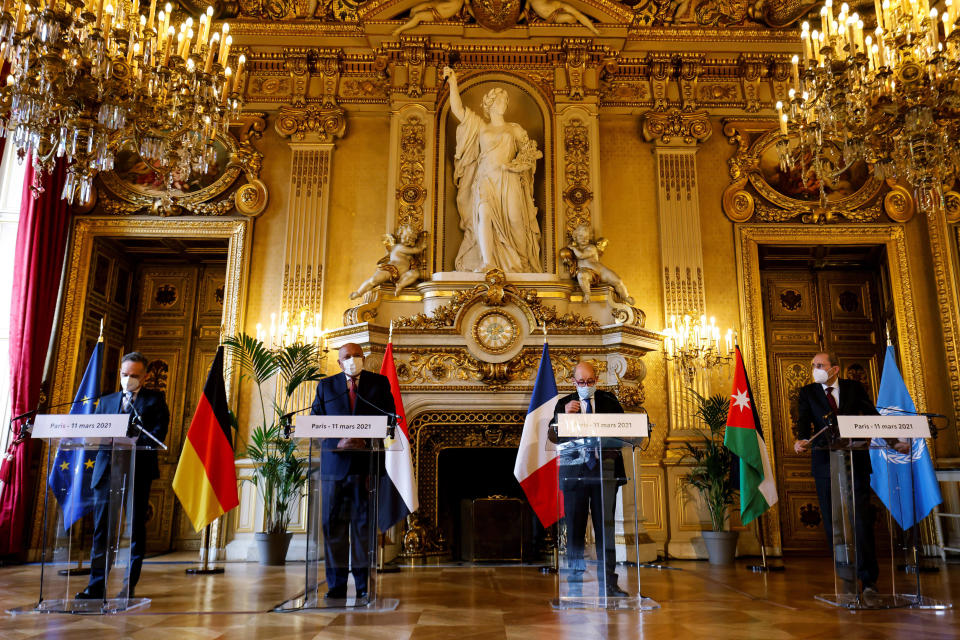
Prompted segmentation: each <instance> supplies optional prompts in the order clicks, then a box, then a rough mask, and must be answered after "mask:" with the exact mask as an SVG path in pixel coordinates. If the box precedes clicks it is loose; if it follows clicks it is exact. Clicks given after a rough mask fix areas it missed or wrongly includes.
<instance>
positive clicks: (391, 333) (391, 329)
mask: <svg viewBox="0 0 960 640" xmlns="http://www.w3.org/2000/svg"><path fill="white" fill-rule="evenodd" d="M392 343H393V320H391V321H390V335H389V336H388V337H387V344H392Z"/></svg>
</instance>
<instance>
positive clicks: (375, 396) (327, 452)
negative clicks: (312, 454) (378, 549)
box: [310, 343, 395, 600]
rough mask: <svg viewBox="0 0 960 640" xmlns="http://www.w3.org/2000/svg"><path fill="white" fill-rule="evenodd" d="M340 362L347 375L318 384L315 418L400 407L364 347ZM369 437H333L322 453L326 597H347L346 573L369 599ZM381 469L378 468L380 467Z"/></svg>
mask: <svg viewBox="0 0 960 640" xmlns="http://www.w3.org/2000/svg"><path fill="white" fill-rule="evenodd" d="M337 362H338V363H339V365H340V369H341V370H342V371H343V373H342V374H340V373H338V374H335V375H331V376H328V377H326V378H324V379H323V380H321V381H320V382H319V383H318V384H317V396H316V398H315V399H314V401H313V407H312V410H311V412H310V413H311V414H312V415H315V416H345V415H346V416H349V415H357V416H377V415H384V414H385V413H386V414H392V413H394V411H395V408H394V403H393V394H392V393H391V392H390V381H389V380H388V379H387V377H386V376H382V375H380V374H379V373H373V372H372V371H365V370H364V369H363V349H361V348H360V345H357V344H353V343H348V344H345V345H343V346H342V347H340V352H339V357H338V359H337ZM369 451H370V441H369V440H365V439H361V438H340V439H339V440H337V439H334V438H328V439H325V440H324V441H323V445H322V453H321V457H320V481H321V497H322V500H323V514H322V520H323V545H324V551H325V556H324V557H325V568H326V577H327V589H328V591H327V594H326V598H327V599H330V600H342V599H345V598H346V597H347V577H348V575H349V574H350V573H351V572H352V573H353V584H354V587H355V588H356V597H357V599H358V600H360V599H363V598H366V597H367V577H368V573H369V566H370V555H369V554H370V551H371V550H370V549H369V548H368V544H369V540H370V527H371V526H376V523H375V522H373V523H371V522H370V516H369V508H370V496H369V490H370V464H371V454H370V453H369ZM375 471H376V472H377V473H379V472H380V470H379V469H377V470H375Z"/></svg>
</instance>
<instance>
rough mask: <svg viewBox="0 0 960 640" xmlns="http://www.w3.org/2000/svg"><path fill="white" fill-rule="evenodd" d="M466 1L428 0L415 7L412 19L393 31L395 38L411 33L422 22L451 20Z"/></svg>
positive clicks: (412, 11) (411, 12) (411, 15)
mask: <svg viewBox="0 0 960 640" xmlns="http://www.w3.org/2000/svg"><path fill="white" fill-rule="evenodd" d="M465 1H466V0H428V1H427V2H421V3H420V4H415V5H413V8H411V9H410V19H409V20H407V21H406V22H404V23H403V24H402V25H400V26H399V27H397V28H396V29H394V30H393V35H394V37H396V36H398V35H400V34H401V33H403V32H404V31H409V30H410V29H413V28H414V27H415V26H417V25H418V24H420V23H422V22H440V21H442V20H449V19H450V18H452V17H453V16H455V15H457V13H459V12H460V9H462V8H463V3H464V2H465Z"/></svg>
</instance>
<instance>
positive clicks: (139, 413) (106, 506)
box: [76, 351, 170, 600]
mask: <svg viewBox="0 0 960 640" xmlns="http://www.w3.org/2000/svg"><path fill="white" fill-rule="evenodd" d="M146 375H147V358H146V357H145V356H144V355H143V354H142V353H139V352H137V351H134V352H132V353H128V354H127V355H125V356H123V358H122V359H121V360H120V388H121V391H119V392H117V393H111V394H109V395H106V396H103V397H102V398H100V402H99V403H98V404H97V410H96V411H95V413H129V414H130V415H131V422H132V423H135V424H137V425H139V426H140V427H141V428H142V429H143V430H144V431H149V432H150V433H151V434H152V435H153V437H154V438H156V439H157V440H159V441H160V442H163V440H164V438H166V437H167V426H168V425H169V423H170V410H169V409H168V408H167V401H166V398H165V397H164V394H163V392H162V391H154V390H152V389H147V388H145V387H143V382H144V379H145V378H146ZM134 431H137V430H136V429H135V428H134ZM137 432H139V431H137ZM131 435H132V434H131ZM154 447H156V443H155V442H154V441H153V440H151V439H150V438H149V437H148V436H145V435H143V434H141V435H140V436H139V438H138V439H137V452H136V454H135V455H136V459H135V460H134V472H133V474H134V478H133V513H132V521H133V530H132V531H131V535H130V579H129V582H128V583H127V584H125V585H124V586H123V588H122V589H121V591H120V593H119V594H117V596H118V597H122V596H123V594H124V593H126V594H127V595H128V596H129V597H130V598H133V597H134V587H136V586H137V581H139V580H140V568H141V566H142V565H143V556H144V554H145V553H146V544H147V507H148V506H149V503H150V484H151V483H152V482H153V481H154V480H156V479H157V478H159V477H160V466H159V464H158V462H157V452H156V450H155V449H154ZM110 475H111V471H110V450H109V449H101V450H100V451H99V452H98V453H97V458H96V461H95V462H94V466H93V477H92V479H91V484H92V485H93V522H94V525H93V527H94V528H93V548H92V550H91V557H90V580H89V582H88V583H87V588H86V589H84V590H83V591H81V592H80V593H78V594H77V596H76V597H77V598H80V599H96V600H99V599H101V598H103V597H104V595H105V594H104V589H105V587H106V585H105V577H106V575H105V574H106V571H105V567H106V564H107V546H108V539H107V538H108V535H109V531H108V527H109V519H110V518H109V515H110V513H109V511H110ZM106 595H108V596H112V594H106Z"/></svg>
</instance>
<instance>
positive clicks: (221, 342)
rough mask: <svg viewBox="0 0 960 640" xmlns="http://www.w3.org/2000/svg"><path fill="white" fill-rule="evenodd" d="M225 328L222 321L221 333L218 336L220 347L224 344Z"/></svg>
mask: <svg viewBox="0 0 960 640" xmlns="http://www.w3.org/2000/svg"><path fill="white" fill-rule="evenodd" d="M223 329H224V327H223V323H222V322H221V323H220V334H219V335H218V336H217V346H218V347H222V346H223Z"/></svg>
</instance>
